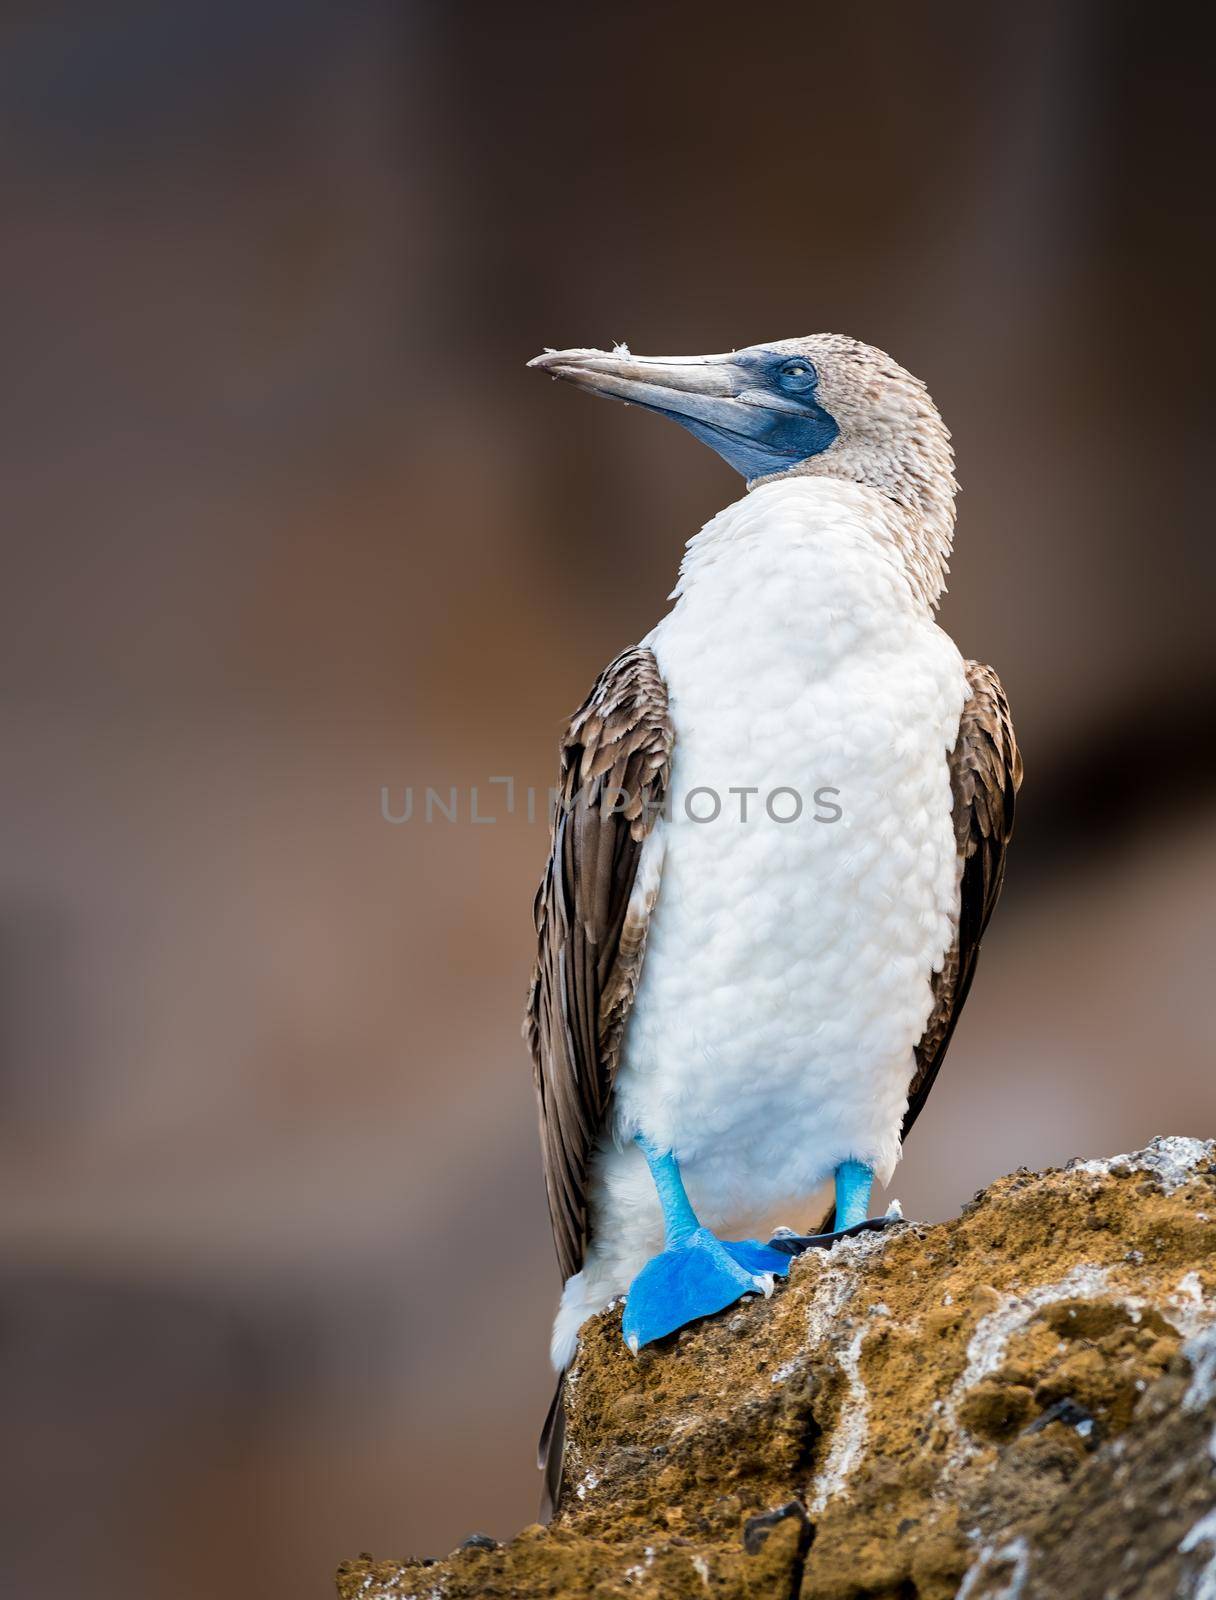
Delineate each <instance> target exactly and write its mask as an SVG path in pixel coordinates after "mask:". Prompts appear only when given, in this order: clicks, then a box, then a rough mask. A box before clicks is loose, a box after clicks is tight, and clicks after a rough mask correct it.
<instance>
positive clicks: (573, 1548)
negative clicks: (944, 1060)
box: [338, 1139, 1216, 1600]
mask: <svg viewBox="0 0 1216 1600" xmlns="http://www.w3.org/2000/svg"><path fill="white" fill-rule="evenodd" d="M567 1391H568V1399H567V1404H568V1409H569V1416H570V1422H569V1433H568V1447H567V1456H566V1478H565V1488H564V1491H563V1497H562V1504H561V1507H560V1510H559V1513H558V1515H557V1517H556V1518H555V1520H554V1522H553V1524H552V1526H551V1527H549V1528H542V1527H539V1526H533V1527H530V1528H525V1529H524V1530H523V1532H522V1533H520V1534H519V1535H517V1536H516V1538H515V1539H513V1540H512V1541H511V1542H510V1543H509V1544H506V1545H502V1546H500V1547H497V1548H490V1547H489V1544H488V1542H486V1543H482V1542H478V1543H477V1544H475V1545H471V1546H468V1547H464V1548H462V1549H461V1550H459V1551H457V1552H455V1553H454V1554H453V1555H452V1556H451V1557H449V1558H448V1559H447V1560H446V1561H442V1562H438V1563H427V1564H425V1565H424V1564H422V1563H420V1562H408V1561H407V1562H392V1561H375V1560H373V1559H372V1558H370V1557H360V1558H359V1559H358V1560H357V1561H352V1562H347V1563H345V1564H344V1565H343V1567H342V1569H341V1570H340V1572H339V1575H338V1591H339V1595H340V1596H341V1600H356V1596H358V1597H360V1600H407V1597H415V1596H417V1597H422V1596H426V1597H427V1600H438V1597H444V1600H465V1597H468V1600H472V1597H474V1596H476V1597H478V1600H482V1597H494V1596H503V1597H506V1596H514V1597H517V1600H533V1597H537V1600H539V1597H540V1596H570V1597H579V1600H583V1597H592V1600H608V1597H610V1596H611V1597H618V1596H621V1597H623V1596H636V1597H655V1600H658V1597H662V1600H676V1597H681V1596H702V1597H703V1596H706V1595H712V1596H714V1597H717V1600H733V1597H736V1596H737V1597H745V1596H746V1597H751V1596H766V1597H767V1596H775V1597H781V1600H796V1597H797V1600H862V1597H870V1600H953V1597H955V1596H957V1597H958V1600H1060V1597H1062V1596H1067V1597H1069V1600H1124V1597H1127V1600H1131V1597H1133V1596H1134V1597H1135V1600H1175V1597H1179V1596H1181V1597H1193V1600H1216V1143H1213V1142H1211V1141H1209V1142H1203V1141H1200V1140H1195V1139H1157V1140H1154V1141H1153V1143H1152V1144H1151V1145H1150V1146H1149V1147H1148V1149H1147V1150H1143V1151H1139V1152H1137V1153H1135V1154H1134V1155H1127V1156H1121V1157H1116V1158H1114V1159H1112V1160H1110V1161H1086V1162H1074V1163H1072V1164H1071V1165H1070V1166H1069V1167H1068V1168H1065V1169H1064V1170H1062V1171H1051V1172H1045V1173H1039V1174H1032V1173H1029V1172H1024V1171H1023V1172H1017V1173H1015V1174H1013V1175H1012V1176H1011V1177H1008V1178H1003V1179H1001V1181H1000V1182H998V1183H995V1184H993V1185H992V1186H991V1188H989V1189H987V1190H985V1191H983V1192H982V1193H981V1194H979V1195H977V1196H976V1198H975V1200H974V1201H972V1202H971V1204H970V1205H968V1206H967V1207H966V1208H965V1210H964V1212H963V1215H962V1216H961V1217H959V1218H958V1219H957V1220H955V1221H952V1222H947V1223H943V1224H941V1225H939V1226H934V1227H926V1226H917V1225H915V1224H912V1223H901V1224H896V1225H895V1226H893V1227H892V1228H890V1229H889V1230H887V1231H886V1232H884V1233H880V1234H878V1233H871V1234H863V1235H861V1236H859V1237H857V1238H855V1239H850V1240H845V1241H843V1242H841V1243H839V1244H837V1245H836V1246H835V1248H834V1249H832V1250H831V1251H830V1252H827V1253H824V1252H818V1251H814V1252H811V1253H809V1254H808V1255H806V1256H804V1257H802V1258H800V1259H799V1260H798V1261H797V1262H795V1264H794V1267H793V1269H792V1271H791V1273H790V1278H789V1281H788V1282H787V1283H786V1284H784V1285H782V1286H780V1287H779V1288H778V1289H777V1291H776V1293H775V1294H774V1295H773V1297H772V1299H771V1300H763V1299H759V1298H758V1299H755V1300H749V1301H746V1302H744V1303H743V1304H742V1305H741V1306H738V1307H735V1308H733V1309H732V1310H731V1311H730V1312H729V1313H726V1314H724V1315H722V1316H719V1317H716V1318H711V1319H709V1320H708V1321H706V1322H704V1323H702V1324H700V1325H698V1326H697V1327H696V1328H694V1329H692V1330H685V1332H684V1333H682V1334H681V1335H678V1336H677V1337H676V1338H674V1339H672V1340H668V1341H666V1342H665V1343H664V1344H662V1345H660V1346H656V1347H653V1348H652V1349H651V1350H650V1351H644V1352H643V1354H642V1357H641V1358H639V1359H635V1358H634V1357H632V1356H631V1355H630V1354H629V1352H628V1351H627V1350H626V1348H625V1346H624V1344H623V1343H622V1340H621V1329H620V1311H619V1308H617V1309H613V1310H610V1311H608V1312H605V1313H604V1314H603V1315H602V1316H600V1317H597V1318H595V1319H594V1320H593V1321H592V1322H590V1323H588V1325H587V1326H586V1328H585V1329H584V1330H583V1337H582V1340H581V1342H580V1346H579V1352H578V1357H577V1362H576V1365H575V1367H574V1369H573V1371H572V1373H571V1376H570V1381H569V1383H568V1386H567Z"/></svg>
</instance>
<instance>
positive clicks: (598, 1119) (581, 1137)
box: [524, 334, 1022, 1510]
mask: <svg viewBox="0 0 1216 1600" xmlns="http://www.w3.org/2000/svg"><path fill="white" fill-rule="evenodd" d="M529 366H531V367H533V368H535V369H537V370H539V371H540V372H542V373H546V374H548V375H549V376H550V377H552V378H555V379H560V380H562V381H564V382H566V383H569V384H572V385H574V387H575V388H577V389H581V390H583V391H584V392H586V393H587V394H591V395H598V396H602V397H606V398H610V399H615V400H619V401H623V402H626V403H628V404H630V405H632V406H635V407H639V408H642V409H644V410H646V411H649V412H653V413H655V414H657V415H659V416H662V417H666V418H668V419H670V420H672V421H674V422H676V423H678V424H679V425H680V426H681V427H683V428H684V429H686V430H687V431H688V432H689V433H691V434H692V435H693V436H694V437H695V438H697V439H699V440H701V441H702V442H703V443H705V444H707V445H709V446H710V448H711V449H712V450H714V451H715V452H716V453H717V454H718V455H719V456H721V457H722V458H723V459H724V460H725V461H726V462H727V463H728V464H729V465H730V466H731V467H732V468H734V469H735V471H736V472H738V473H739V474H740V475H741V476H742V477H743V478H744V480H745V483H746V487H745V490H744V493H743V495H742V497H741V498H739V499H738V500H736V501H734V502H733V503H731V504H730V505H728V506H726V507H725V508H724V509H723V510H722V511H720V512H718V514H717V515H716V516H714V517H712V518H711V519H710V521H709V522H707V523H706V524H705V526H704V527H703V528H702V529H701V531H700V532H699V533H697V534H696V535H695V536H694V537H693V538H691V539H690V540H689V541H688V543H687V545H686V547H685V553H684V557H683V560H682V563H681V565H680V570H679V577H678V582H677V584H676V587H675V590H674V591H673V593H672V595H671V596H670V597H669V598H670V599H671V600H672V601H673V602H674V604H673V605H672V606H671V609H670V610H668V611H667V612H666V614H665V615H664V616H663V617H662V618H661V619H660V620H659V622H658V623H657V624H656V626H655V627H654V628H653V629H652V630H651V632H650V633H649V634H648V635H647V636H646V637H645V638H644V639H642V640H641V641H640V642H639V643H638V644H637V645H635V646H632V647H631V648H628V649H626V650H624V651H623V652H622V653H621V654H620V655H618V656H617V657H616V659H615V660H613V661H612V662H611V663H610V664H609V665H608V666H607V667H605V668H604V670H603V672H601V673H600V675H599V677H598V678H597V679H596V681H595V683H594V685H593V687H592V688H591V691H590V693H589V694H588V696H587V698H586V699H585V700H584V702H583V704H582V705H581V706H580V708H579V709H578V711H576V712H575V714H574V716H573V717H572V718H571V719H570V721H569V723H568V725H567V726H566V728H565V732H564V734H563V736H562V739H561V744H560V772H559V781H558V786H557V790H556V803H555V805H554V807H553V814H552V826H551V833H550V851H549V858H548V862H547V865H546V867H545V870H544V875H543V878H542V880H541V883H540V887H539V889H538V891H537V894H536V899H535V905H534V921H535V929H536V937H537V955H536V963H535V968H534V971H533V975H532V982H531V986H530V989H529V993H528V1000H527V1006H526V1012H525V1018H524V1036H525V1040H526V1043H527V1046H528V1050H529V1053H530V1055H531V1058H532V1064H533V1076H534V1083H535V1089H536V1096H537V1102H538V1107H539V1116H540V1135H541V1148H542V1153H543V1162H544V1173H545V1185H546V1193H547V1198H548V1205H549V1213H550V1218H551V1222H552V1230H553V1237H554V1242H555V1244H556V1249H557V1256H558V1261H559V1265H560V1269H561V1274H562V1278H563V1289H562V1293H561V1298H560V1304H559V1307H558V1311H557V1315H556V1319H555V1322H554V1326H553V1336H552V1343H551V1356H552V1363H553V1366H554V1368H555V1369H556V1372H557V1374H558V1386H557V1392H556V1394H555V1397H554V1403H553V1405H552V1406H551V1407H550V1411H549V1416H548V1418H547V1420H546V1424H545V1430H544V1433H543V1434H542V1438H541V1451H540V1457H541V1459H540V1464H541V1466H542V1467H544V1468H545V1470H546V1485H547V1488H546V1502H545V1506H546V1508H547V1509H548V1510H552V1507H553V1506H554V1505H555V1504H556V1501H557V1496H558V1494H559V1492H560V1482H561V1478H560V1474H561V1458H562V1449H563V1434H564V1412H563V1377H562V1375H563V1374H565V1373H566V1371H567V1370H568V1368H569V1367H570V1364H571V1362H572V1360H573V1358H574V1355H575V1351H576V1346H577V1339H578V1333H579V1329H580V1328H581V1326H582V1324H583V1323H584V1322H585V1321H586V1319H587V1318H589V1317H590V1316H592V1315H594V1314H595V1313H597V1312H599V1311H601V1310H602V1309H604V1307H606V1306H607V1305H609V1304H611V1303H612V1302H613V1301H615V1300H618V1299H620V1298H621V1297H622V1296H623V1297H624V1311H623V1316H622V1332H623V1337H624V1339H625V1341H626V1342H627V1344H628V1345H629V1348H630V1349H631V1350H633V1351H634V1353H635V1354H636V1353H637V1352H638V1351H639V1350H640V1349H641V1348H642V1347H643V1346H645V1345H648V1344H652V1343H654V1342H655V1341H657V1340H661V1339H663V1338H665V1337H666V1336H668V1335H669V1334H671V1333H673V1332H675V1331H676V1329H678V1328H680V1327H682V1326H684V1325H686V1324H687V1323H689V1322H692V1321H695V1320H697V1319H698V1318H701V1317H706V1316H712V1315H713V1314H715V1313H716V1312H719V1311H721V1310H723V1309H725V1308H726V1307H727V1306H729V1305H733V1304H734V1303H735V1302H736V1301H737V1300H739V1299H740V1298H741V1297H743V1296H744V1295H748V1294H756V1293H764V1294H768V1293H771V1292H772V1289H773V1286H774V1284H775V1281H776V1279H777V1278H779V1277H781V1276H784V1275H785V1274H786V1273H788V1270H789V1267H790V1263H791V1261H792V1259H793V1258H794V1256H795V1255H796V1254H798V1253H799V1252H801V1251H802V1250H804V1249H811V1248H831V1247H832V1246H833V1245H834V1244H835V1243H836V1242H837V1241H838V1240H840V1239H841V1238H845V1237H848V1236H850V1235H853V1234H856V1233H858V1232H860V1231H863V1230H867V1229H881V1228H883V1227H885V1226H888V1225H889V1224H890V1223H891V1222H892V1221H893V1220H895V1218H896V1217H897V1216H898V1207H897V1206H896V1207H893V1208H892V1209H891V1210H890V1211H888V1212H887V1213H886V1214H884V1215H882V1216H871V1215H870V1197H871V1189H872V1185H873V1184H874V1182H875V1181H877V1182H878V1183H880V1184H883V1185H886V1184H888V1183H889V1181H890V1179H891V1177H892V1174H893V1171H894V1169H895V1166H896V1163H897V1162H898V1160H899V1158H900V1154H901V1150H902V1145H903V1140H904V1139H906V1137H907V1135H908V1132H909V1130H910V1129H911V1127H912V1125H913V1123H914V1122H915V1121H916V1119H917V1117H918V1116H919V1115H920V1113H921V1111H922V1110H923V1108H924V1105H925V1101H926V1099H927V1097H928V1095H929V1092H930V1090H931V1089H932V1087H933V1084H934V1081H935V1079H936V1077H937V1074H938V1070H939V1068H940V1067H941V1064H942V1060H943V1058H944V1056H945V1053H946V1049H947V1047H948V1045H949V1043H950V1040H951V1036H952V1034H953V1032H954V1028H955V1024H956V1023H957V1021H958V1017H959V1013H960V1011H961V1010H962V1007H963V1004H964V1002H965V1000H966V998H967V995H968V992H969V990H970V987H971V982H972V978H973V975H974V972H975V965H976V959H977V957H978V954H979V948H980V939H981V936H982V935H983V933H984V930H985V928H986V927H987V925H988V920H989V918H990V916H991V915H992V911H993V907H994V905H995V904H996V900H997V897H998V895H999V893H1000V890H1001V886H1002V883H1003V880H1004V875H1005V860H1006V851H1007V847H1008V843H1009V839H1010V836H1011V833H1012V830H1013V821H1014V805H1015V796H1016V793H1017V790H1018V787H1019V785H1020V783H1021V778H1022V762H1021V755H1020V753H1019V750H1018V746H1017V741H1016V739H1015V736H1014V731H1013V723H1012V719H1011V716H1010V711H1009V705H1008V701H1007V699H1006V696H1005V692H1004V690H1003V688H1002V685H1001V682H1000V679H999V678H998V676H997V674H996V672H995V671H994V670H993V669H992V668H991V667H990V666H986V665H984V664H982V663H979V662H976V661H973V660H965V659H964V658H963V656H962V654H961V653H960V651H959V650H958V648H957V646H956V645H955V644H954V642H953V640H952V639H951V638H950V637H949V635H948V634H946V633H945V632H944V631H943V630H942V629H941V628H940V627H939V626H938V624H937V622H936V620H935V614H936V610H937V607H938V604H939V602H940V599H941V596H942V594H943V593H944V591H945V586H946V575H947V572H948V565H947V562H948V557H949V556H950V554H951V550H952V544H953V534H954V521H955V495H956V492H957V487H958V486H957V483H956V482H955V478H954V456H953V449H952V446H951V442H950V434H949V432H948V430H947V428H946V426H945V424H944V422H943V421H942V418H941V416H940V414H939V412H938V410H937V407H936V406H935V405H934V403H933V400H932V399H931V397H930V394H929V391H928V389H927V387H926V386H925V384H924V383H923V382H921V381H920V379H918V378H916V377H914V376H913V375H912V374H911V373H909V372H908V371H906V370H905V369H904V368H903V367H901V366H900V365H899V364H898V363H897V362H896V361H895V360H893V359H892V358H891V357H890V356H889V355H887V354H886V353H885V352H884V351H882V350H880V349H878V348H876V347H874V346H870V345H866V344H863V343H861V342H859V341H858V340H855V339H852V338H849V337H846V336H844V335H839V334H814V335H811V336H809V337H805V338H795V339H782V340H777V341H773V342H770V343H763V344H758V345H750V346H747V347H746V348H742V349H739V350H734V351H730V352H729V353H726V354H721V355H709V356H695V357H675V358H667V357H643V356H636V355H634V354H632V353H631V352H630V350H629V348H628V346H626V345H623V344H618V345H616V346H615V347H614V348H613V349H612V350H610V351H603V350H595V349H569V350H546V351H545V352H544V354H542V355H540V356H537V357H536V358H534V359H533V360H532V361H531V362H530V363H529ZM829 1180H831V1181H832V1182H833V1183H834V1195H835V1204H834V1206H833V1208H832V1210H831V1211H830V1212H829V1214H828V1216H827V1217H826V1218H824V1219H823V1221H822V1222H821V1223H820V1224H819V1225H818V1227H815V1228H813V1229H811V1230H809V1231H806V1232H799V1231H797V1230H796V1229H794V1228H791V1227H788V1226H787V1227H784V1228H782V1229H779V1230H778V1231H776V1232H775V1233H773V1234H772V1236H771V1238H770V1239H769V1240H767V1241H761V1240H758V1239H754V1238H749V1239H728V1238H725V1237H724V1236H723V1230H724V1229H725V1228H726V1227H727V1225H728V1224H729V1223H730V1222H731V1220H732V1219H735V1218H738V1217H739V1216H742V1215H745V1214H752V1215H760V1214H765V1213H767V1214H768V1215H774V1214H781V1211H782V1209H783V1208H786V1207H789V1208H796V1207H798V1206H799V1205H808V1204H809V1202H810V1197H811V1196H812V1195H813V1193H814V1192H815V1191H816V1190H817V1189H819V1188H820V1187H821V1186H822V1185H823V1184H824V1183H826V1182H828V1181H829Z"/></svg>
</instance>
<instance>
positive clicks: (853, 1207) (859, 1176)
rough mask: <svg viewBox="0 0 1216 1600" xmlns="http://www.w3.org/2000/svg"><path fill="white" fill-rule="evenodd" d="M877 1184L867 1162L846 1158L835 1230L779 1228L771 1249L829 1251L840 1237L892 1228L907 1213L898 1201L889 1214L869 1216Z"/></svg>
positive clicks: (838, 1185)
mask: <svg viewBox="0 0 1216 1600" xmlns="http://www.w3.org/2000/svg"><path fill="white" fill-rule="evenodd" d="M873 1186H874V1173H873V1171H872V1170H871V1169H870V1168H869V1167H867V1166H866V1164H865V1162H864V1161H842V1162H841V1163H840V1165H839V1166H838V1167H837V1168H836V1205H835V1214H834V1215H835V1224H836V1225H835V1227H834V1228H833V1229H832V1231H831V1232H830V1233H795V1232H794V1231H793V1229H792V1228H778V1230H777V1232H776V1233H775V1234H774V1235H773V1237H772V1238H771V1239H770V1240H769V1242H768V1244H769V1249H770V1250H779V1251H781V1252H782V1254H784V1255H789V1256H798V1255H801V1254H802V1252H803V1251H804V1250H828V1249H830V1248H831V1247H832V1245H834V1244H835V1243H836V1241H837V1239H850V1238H852V1236H853V1235H854V1234H856V1233H873V1232H876V1231H877V1230H878V1229H879V1228H886V1227H889V1226H890V1224H891V1223H892V1222H901V1221H902V1220H903V1213H902V1212H901V1211H900V1209H899V1202H898V1201H896V1202H894V1203H893V1204H892V1206H891V1209H890V1210H889V1211H888V1212H887V1214H886V1215H885V1216H882V1217H872V1216H870V1215H869V1211H870V1190H871V1189H872V1188H873Z"/></svg>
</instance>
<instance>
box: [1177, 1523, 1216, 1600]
mask: <svg viewBox="0 0 1216 1600" xmlns="http://www.w3.org/2000/svg"><path fill="white" fill-rule="evenodd" d="M1203 1544H1206V1545H1211V1546H1212V1555H1211V1556H1210V1557H1209V1559H1208V1560H1207V1561H1206V1562H1205V1563H1204V1566H1203V1567H1202V1569H1201V1570H1200V1571H1199V1572H1197V1573H1195V1574H1194V1575H1193V1577H1192V1578H1191V1579H1190V1580H1189V1581H1188V1582H1187V1585H1186V1588H1185V1590H1179V1593H1180V1594H1182V1593H1185V1594H1186V1595H1188V1596H1189V1597H1190V1600H1216V1506H1214V1507H1213V1508H1212V1510H1211V1511H1209V1512H1208V1513H1207V1515H1206V1516H1204V1517H1201V1518H1200V1519H1199V1521H1198V1522H1197V1523H1196V1524H1195V1526H1194V1527H1193V1528H1192V1529H1191V1531H1190V1532H1189V1533H1188V1534H1187V1535H1186V1536H1185V1538H1184V1539H1183V1540H1182V1543H1181V1544H1180V1545H1179V1546H1178V1553H1179V1555H1184V1556H1187V1555H1191V1554H1192V1553H1193V1552H1194V1551H1195V1550H1196V1549H1198V1547H1199V1546H1200V1545H1203ZM1192 1584H1193V1585H1194V1587H1192Z"/></svg>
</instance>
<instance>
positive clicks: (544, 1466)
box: [536, 1372, 566, 1523]
mask: <svg viewBox="0 0 1216 1600" xmlns="http://www.w3.org/2000/svg"><path fill="white" fill-rule="evenodd" d="M565 1390H566V1374H565V1373H564V1372H563V1373H562V1375H561V1377H559V1378H558V1380H557V1388H556V1389H554V1391H553V1399H552V1400H551V1401H550V1402H549V1411H548V1414H547V1415H546V1417H545V1425H544V1427H543V1428H542V1429H541V1430H540V1444H539V1445H538V1446H537V1450H536V1465H537V1466H538V1467H539V1468H540V1470H541V1471H542V1472H543V1473H544V1475H545V1487H544V1489H543V1490H542V1491H541V1497H540V1519H539V1520H540V1521H541V1522H545V1523H548V1522H551V1521H552V1520H553V1513H554V1512H555V1511H556V1510H557V1507H558V1502H559V1501H560V1500H561V1496H562V1457H563V1456H564V1455H565V1453H566V1408H565V1406H564V1405H563V1404H562V1401H563V1397H564V1395H565Z"/></svg>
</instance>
